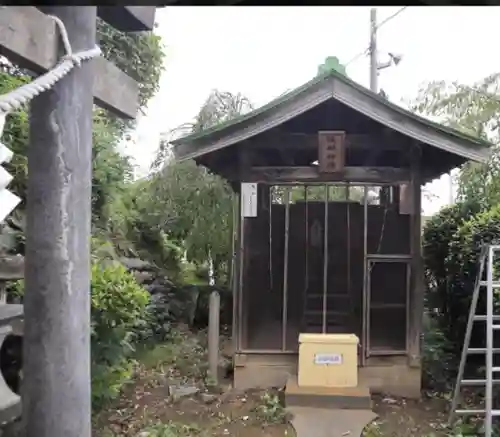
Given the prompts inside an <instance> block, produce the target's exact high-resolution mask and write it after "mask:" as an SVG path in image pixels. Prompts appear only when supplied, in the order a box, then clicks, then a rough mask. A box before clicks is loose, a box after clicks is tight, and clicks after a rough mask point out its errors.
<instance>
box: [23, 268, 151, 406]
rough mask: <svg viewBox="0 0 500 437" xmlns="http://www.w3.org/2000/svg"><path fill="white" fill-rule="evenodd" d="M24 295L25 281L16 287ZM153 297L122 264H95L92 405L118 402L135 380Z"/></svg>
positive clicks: (92, 296)
mask: <svg viewBox="0 0 500 437" xmlns="http://www.w3.org/2000/svg"><path fill="white" fill-rule="evenodd" d="M15 292H16V294H17V295H18V296H23V294H24V281H18V282H16V285H15ZM148 302H149V294H148V293H147V291H146V290H144V289H143V288H142V287H141V286H140V285H138V284H137V282H136V280H135V278H134V276H133V275H132V274H131V273H129V272H128V271H127V270H126V269H125V267H123V266H122V265H121V264H118V263H108V264H107V265H106V266H103V265H100V264H98V263H94V264H93V265H92V280H91V369H92V405H93V407H94V408H99V407H101V406H102V405H103V403H104V402H106V401H107V400H111V399H113V398H115V397H116V396H117V395H118V394H119V392H120V390H121V388H122V387H123V385H124V384H125V383H126V382H127V381H129V380H130V378H131V376H132V370H133V369H132V362H131V360H130V356H131V354H132V353H133V352H134V350H135V349H134V345H135V344H136V340H137V332H138V327H139V326H141V324H143V323H145V322H144V321H145V319H146V307H147V305H148Z"/></svg>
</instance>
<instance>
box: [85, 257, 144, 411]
mask: <svg viewBox="0 0 500 437" xmlns="http://www.w3.org/2000/svg"><path fill="white" fill-rule="evenodd" d="M148 301H149V294H148V293H147V292H146V290H144V289H143V288H142V287H141V286H139V285H138V284H137V282H136V280H135V278H134V276H133V275H132V274H130V273H129V272H128V271H127V270H126V269H125V268H124V267H123V266H122V265H120V264H109V265H107V266H105V267H103V266H101V265H99V264H94V265H93V266H92V300H91V327H92V336H91V351H92V361H91V364H92V400H93V405H94V407H99V406H101V405H102V404H103V402H105V401H107V400H109V399H113V398H114V397H115V396H116V395H117V394H118V393H119V390H120V388H121V387H122V385H123V384H124V383H125V382H126V381H127V380H129V379H130V376H131V372H132V369H131V366H130V363H129V361H128V360H127V358H129V357H130V355H131V353H132V352H133V351H134V343H135V340H136V327H137V326H139V325H140V324H141V323H143V320H144V317H145V315H146V306H147V304H148Z"/></svg>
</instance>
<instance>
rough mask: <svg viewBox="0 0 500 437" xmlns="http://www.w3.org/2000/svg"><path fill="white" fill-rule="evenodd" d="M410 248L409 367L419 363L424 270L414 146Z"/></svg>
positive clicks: (417, 152)
mask: <svg viewBox="0 0 500 437" xmlns="http://www.w3.org/2000/svg"><path fill="white" fill-rule="evenodd" d="M409 191H410V199H411V205H412V207H411V211H410V248H411V276H410V299H409V308H410V311H409V321H408V322H409V329H408V332H407V334H408V359H409V364H410V366H419V365H420V358H421V353H420V343H421V335H422V325H423V311H424V293H425V285H424V269H423V258H422V245H421V236H422V228H421V216H422V204H421V202H422V190H421V167H420V148H419V147H418V146H417V145H414V146H413V149H412V153H411V180H410V186H409Z"/></svg>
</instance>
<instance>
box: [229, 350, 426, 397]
mask: <svg viewBox="0 0 500 437" xmlns="http://www.w3.org/2000/svg"><path fill="white" fill-rule="evenodd" d="M294 375H297V356H296V355H278V354H276V355H272V354H259V355H254V354H236V355H235V357H234V387H235V388H236V389H240V390H247V389H251V388H272V387H278V388H282V387H285V385H286V383H287V381H288V379H289V378H290V377H292V376H294ZM359 381H360V383H362V384H363V385H365V386H367V387H369V388H370V390H371V392H372V393H384V394H387V395H392V396H401V397H404V398H410V399H418V398H420V391H421V368H420V367H419V366H410V365H408V361H407V358H406V357H380V358H378V357H377V358H370V359H369V360H367V364H366V366H364V367H360V368H359Z"/></svg>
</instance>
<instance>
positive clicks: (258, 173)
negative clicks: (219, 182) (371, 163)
mask: <svg viewBox="0 0 500 437" xmlns="http://www.w3.org/2000/svg"><path fill="white" fill-rule="evenodd" d="M231 176H232V177H231V179H232V180H241V181H242V182H262V183H266V182H267V183H293V182H373V183H391V182H394V183H396V182H407V181H409V180H410V172H409V170H406V169H399V168H393V167H345V168H344V171H343V172H341V173H320V172H319V169H318V167H317V166H314V167H312V166H311V167H252V168H251V169H250V170H246V171H241V172H240V173H239V174H238V172H234V173H233V174H232V175H231Z"/></svg>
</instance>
